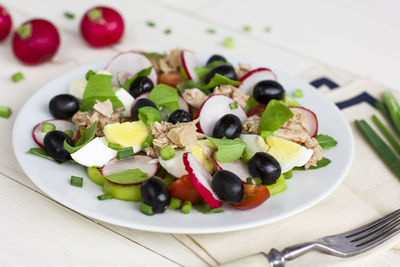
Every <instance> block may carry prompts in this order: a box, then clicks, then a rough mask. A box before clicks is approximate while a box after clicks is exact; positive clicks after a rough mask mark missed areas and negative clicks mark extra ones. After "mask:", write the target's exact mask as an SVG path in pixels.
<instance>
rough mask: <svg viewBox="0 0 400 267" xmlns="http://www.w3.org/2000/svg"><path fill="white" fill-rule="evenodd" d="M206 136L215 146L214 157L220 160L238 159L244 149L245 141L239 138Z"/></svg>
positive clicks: (230, 160)
mask: <svg viewBox="0 0 400 267" xmlns="http://www.w3.org/2000/svg"><path fill="white" fill-rule="evenodd" d="M207 138H208V140H210V141H211V143H213V144H214V145H215V146H216V147H217V149H218V150H217V152H215V158H216V159H217V160H218V161H221V162H232V161H235V160H238V159H240V157H241V156H242V155H243V151H244V150H245V149H246V143H245V142H243V141H240V140H239V139H218V138H212V137H207Z"/></svg>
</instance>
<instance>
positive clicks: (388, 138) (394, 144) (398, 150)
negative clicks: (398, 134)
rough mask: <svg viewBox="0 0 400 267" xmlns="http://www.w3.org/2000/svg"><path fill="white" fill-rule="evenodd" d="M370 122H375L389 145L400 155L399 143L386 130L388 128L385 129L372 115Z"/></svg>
mask: <svg viewBox="0 0 400 267" xmlns="http://www.w3.org/2000/svg"><path fill="white" fill-rule="evenodd" d="M372 120H373V121H374V122H375V124H376V125H377V126H378V128H379V130H381V132H382V134H383V135H384V136H385V137H386V139H387V140H388V141H389V143H390V144H391V145H392V146H393V147H394V149H395V150H396V151H397V153H398V154H399V155H400V144H399V142H397V140H396V138H395V137H394V136H393V134H392V133H391V132H390V131H389V130H388V128H386V126H385V125H384V124H383V123H382V122H381V121H380V120H379V119H378V117H377V116H375V115H373V116H372Z"/></svg>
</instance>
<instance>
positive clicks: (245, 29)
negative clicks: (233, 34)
mask: <svg viewBox="0 0 400 267" xmlns="http://www.w3.org/2000/svg"><path fill="white" fill-rule="evenodd" d="M243 31H245V32H250V31H251V27H250V26H249V25H246V26H243Z"/></svg>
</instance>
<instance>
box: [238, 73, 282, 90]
mask: <svg viewBox="0 0 400 267" xmlns="http://www.w3.org/2000/svg"><path fill="white" fill-rule="evenodd" d="M264 80H274V81H277V80H278V79H277V77H276V75H275V73H273V72H272V71H271V70H270V69H267V68H258V69H254V70H252V71H249V72H248V73H246V74H245V75H244V76H243V77H242V78H240V79H239V82H242V84H241V85H240V86H239V90H240V91H242V92H243V93H245V94H246V95H253V88H254V86H255V85H256V84H257V83H258V82H260V81H264Z"/></svg>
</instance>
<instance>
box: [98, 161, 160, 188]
mask: <svg viewBox="0 0 400 267" xmlns="http://www.w3.org/2000/svg"><path fill="white" fill-rule="evenodd" d="M133 169H140V170H141V171H142V172H144V173H146V174H147V175H148V177H153V176H154V175H155V174H156V173H157V171H158V162H156V161H154V159H153V158H152V157H149V156H145V155H135V156H134V157H132V158H127V159H122V160H118V159H116V158H113V159H112V160H110V161H109V162H107V163H106V164H105V165H104V166H103V167H102V168H101V169H100V172H101V174H102V175H103V176H108V175H111V174H114V173H119V172H123V171H126V170H133ZM142 182H143V181H140V182H136V183H131V184H141V183H142ZM124 185H127V184H124Z"/></svg>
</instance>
